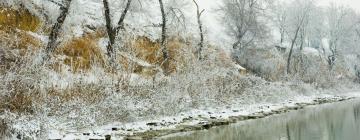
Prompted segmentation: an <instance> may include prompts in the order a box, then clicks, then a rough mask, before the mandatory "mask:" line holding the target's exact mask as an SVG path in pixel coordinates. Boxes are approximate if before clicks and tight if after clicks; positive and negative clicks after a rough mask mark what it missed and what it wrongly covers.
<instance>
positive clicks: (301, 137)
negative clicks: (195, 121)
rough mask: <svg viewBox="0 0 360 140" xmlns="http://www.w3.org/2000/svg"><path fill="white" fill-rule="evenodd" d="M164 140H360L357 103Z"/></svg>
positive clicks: (321, 106) (359, 118)
mask: <svg viewBox="0 0 360 140" xmlns="http://www.w3.org/2000/svg"><path fill="white" fill-rule="evenodd" d="M164 139H168V140H360V100H358V99H357V100H351V101H345V102H340V103H332V104H325V105H318V106H313V107H307V108H305V109H304V110H299V111H293V112H290V113H286V114H282V115H276V116H272V117H268V118H264V119H258V120H250V121H244V122H240V123H236V124H232V125H228V126H221V127H215V128H212V129H209V130H202V131H195V132H187V133H182V134H176V135H172V136H167V137H165V138H164Z"/></svg>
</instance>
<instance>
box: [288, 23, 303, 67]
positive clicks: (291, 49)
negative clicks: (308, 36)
mask: <svg viewBox="0 0 360 140" xmlns="http://www.w3.org/2000/svg"><path fill="white" fill-rule="evenodd" d="M300 28H301V26H298V28H297V29H296V32H295V36H294V38H293V40H292V42H291V47H290V52H289V56H288V59H287V67H286V68H287V73H288V74H290V73H291V70H290V63H291V57H292V53H293V51H294V46H295V42H296V39H297V37H298V34H299V31H300Z"/></svg>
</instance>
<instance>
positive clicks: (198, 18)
mask: <svg viewBox="0 0 360 140" xmlns="http://www.w3.org/2000/svg"><path fill="white" fill-rule="evenodd" d="M193 2H194V4H195V5H196V14H197V22H198V26H199V34H200V43H199V49H198V50H197V53H198V59H202V55H201V52H202V49H203V48H204V33H203V26H202V23H201V15H202V13H203V12H204V11H205V10H204V9H203V10H201V11H200V7H199V5H198V3H197V2H196V0H193Z"/></svg>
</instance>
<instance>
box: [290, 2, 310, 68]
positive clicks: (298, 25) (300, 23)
mask: <svg viewBox="0 0 360 140" xmlns="http://www.w3.org/2000/svg"><path fill="white" fill-rule="evenodd" d="M310 4H312V3H311V1H305V2H304V3H300V4H298V5H300V6H299V7H298V9H296V10H294V11H293V12H294V13H293V14H294V15H292V16H293V21H292V23H293V24H294V25H295V26H293V28H295V31H294V34H293V35H294V36H293V37H292V39H291V46H290V51H289V55H288V58H287V67H286V69H287V70H286V72H287V73H288V74H290V73H291V69H290V65H291V59H292V54H293V51H294V47H295V45H296V42H297V41H298V40H299V39H300V41H301V42H300V46H301V47H300V49H302V46H303V43H304V36H305V35H304V31H305V25H306V23H307V22H308V17H309V14H310V10H311V5H310Z"/></svg>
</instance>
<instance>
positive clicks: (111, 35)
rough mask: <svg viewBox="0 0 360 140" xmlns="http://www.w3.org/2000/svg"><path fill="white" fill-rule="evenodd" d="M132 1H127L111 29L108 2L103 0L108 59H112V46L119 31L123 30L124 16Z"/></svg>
mask: <svg viewBox="0 0 360 140" xmlns="http://www.w3.org/2000/svg"><path fill="white" fill-rule="evenodd" d="M131 2H132V0H128V1H127V3H126V6H125V9H124V11H123V12H122V13H121V16H120V19H119V21H118V23H117V26H116V27H113V25H112V20H111V11H110V8H109V2H108V0H103V4H104V10H105V22H106V29H107V33H108V37H109V43H108V45H107V46H106V49H107V55H108V56H109V57H112V54H113V53H114V47H113V46H114V44H115V39H116V37H117V35H118V33H119V31H120V30H122V29H124V20H125V17H126V14H127V13H128V11H129V9H130V6H131Z"/></svg>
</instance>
